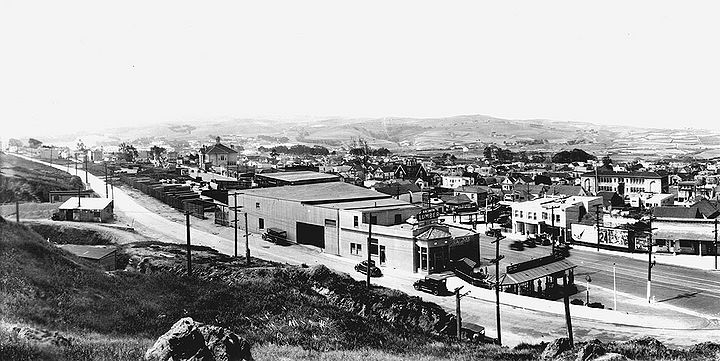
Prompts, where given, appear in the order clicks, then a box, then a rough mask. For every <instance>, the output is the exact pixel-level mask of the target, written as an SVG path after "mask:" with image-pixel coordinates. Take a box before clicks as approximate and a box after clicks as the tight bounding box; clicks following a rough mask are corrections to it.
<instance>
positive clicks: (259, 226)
mask: <svg viewBox="0 0 720 361" xmlns="http://www.w3.org/2000/svg"><path fill="white" fill-rule="evenodd" d="M258 228H260V229H265V220H264V219H262V218H258Z"/></svg>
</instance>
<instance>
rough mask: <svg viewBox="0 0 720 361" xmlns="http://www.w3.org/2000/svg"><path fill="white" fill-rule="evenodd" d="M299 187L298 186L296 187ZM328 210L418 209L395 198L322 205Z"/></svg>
mask: <svg viewBox="0 0 720 361" xmlns="http://www.w3.org/2000/svg"><path fill="white" fill-rule="evenodd" d="M296 187H297V186H296ZM322 206H323V207H326V208H333V209H374V210H390V209H393V210H394V209H409V208H417V209H419V207H418V206H414V205H412V204H410V203H408V202H405V201H401V200H397V199H395V198H385V199H370V200H357V201H346V202H334V203H326V204H323V205H322Z"/></svg>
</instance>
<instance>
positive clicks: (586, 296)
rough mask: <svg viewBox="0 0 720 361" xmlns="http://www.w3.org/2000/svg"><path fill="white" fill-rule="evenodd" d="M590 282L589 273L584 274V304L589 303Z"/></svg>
mask: <svg viewBox="0 0 720 361" xmlns="http://www.w3.org/2000/svg"><path fill="white" fill-rule="evenodd" d="M590 282H592V278H590V275H586V276H585V306H587V305H589V304H590Z"/></svg>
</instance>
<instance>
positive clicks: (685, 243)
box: [680, 241, 692, 248]
mask: <svg viewBox="0 0 720 361" xmlns="http://www.w3.org/2000/svg"><path fill="white" fill-rule="evenodd" d="M680 247H681V248H692V242H691V241H680Z"/></svg>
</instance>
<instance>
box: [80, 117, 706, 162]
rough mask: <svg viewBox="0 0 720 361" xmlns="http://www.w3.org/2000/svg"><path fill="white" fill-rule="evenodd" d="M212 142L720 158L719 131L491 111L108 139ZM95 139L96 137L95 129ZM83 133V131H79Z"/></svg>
mask: <svg viewBox="0 0 720 361" xmlns="http://www.w3.org/2000/svg"><path fill="white" fill-rule="evenodd" d="M159 134H161V135H162V137H164V138H165V139H168V140H203V141H211V138H210V137H211V136H212V137H214V136H216V135H220V136H222V135H240V136H244V137H248V136H257V135H266V136H275V137H286V138H288V139H289V141H290V142H293V143H304V144H319V145H329V146H334V147H337V146H343V145H345V146H349V144H350V143H351V140H352V139H357V138H363V139H365V140H367V141H368V142H369V143H370V145H372V146H375V147H386V148H388V149H391V150H393V151H396V152H397V151H400V152H414V151H423V150H429V149H433V150H447V149H451V148H453V147H466V148H468V149H474V148H475V149H477V148H483V147H484V146H485V145H488V144H496V145H499V146H503V147H506V148H510V149H513V150H538V151H546V152H553V153H554V152H557V151H561V150H570V149H573V148H582V149H583V150H586V151H588V152H589V153H591V154H598V155H601V156H602V155H605V154H608V153H609V154H614V155H616V157H613V159H625V158H633V157H646V158H647V157H650V158H653V157H658V156H662V157H672V156H675V157H682V156H703V155H705V156H717V154H720V137H718V135H719V134H720V133H718V132H717V131H708V130H698V129H683V130H679V129H646V128H634V127H626V126H605V125H595V124H591V123H583V122H559V121H552V120H543V119H501V118H496V117H491V116H486V115H459V116H452V117H440V118H403V117H386V118H375V119H368V118H362V119H360V118H340V117H324V118H323V117H315V118H307V119H272V118H271V119H245V118H238V119H217V120H198V121H196V122H184V123H182V122H178V123H165V124H154V125H148V126H145V127H135V128H121V129H110V130H107V131H105V132H104V134H103V136H104V137H105V139H107V140H112V141H113V142H119V140H121V139H122V140H133V139H141V138H147V137H150V138H153V137H157V136H158V135H159ZM96 136H97V134H96ZM76 137H77V136H76Z"/></svg>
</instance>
